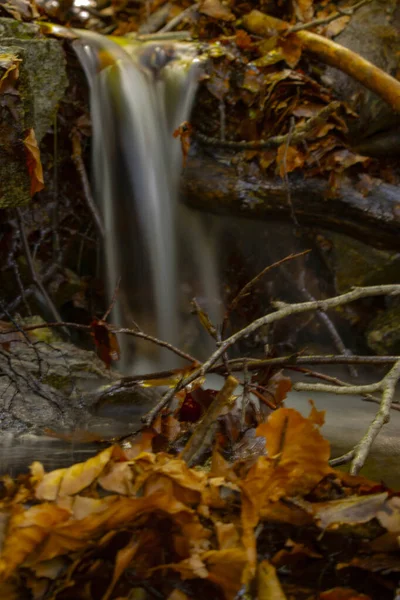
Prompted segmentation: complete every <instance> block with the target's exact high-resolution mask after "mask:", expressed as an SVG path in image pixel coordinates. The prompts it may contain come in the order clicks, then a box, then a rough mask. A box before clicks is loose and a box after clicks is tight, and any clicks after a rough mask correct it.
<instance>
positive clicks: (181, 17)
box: [157, 2, 200, 33]
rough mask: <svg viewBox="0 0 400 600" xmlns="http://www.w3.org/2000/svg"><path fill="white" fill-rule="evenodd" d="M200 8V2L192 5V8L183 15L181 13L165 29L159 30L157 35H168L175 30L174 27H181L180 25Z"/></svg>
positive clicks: (187, 9) (183, 12)
mask: <svg viewBox="0 0 400 600" xmlns="http://www.w3.org/2000/svg"><path fill="white" fill-rule="evenodd" d="M199 6H200V2H196V3H195V4H192V6H189V7H188V8H186V9H185V10H183V11H182V12H181V13H179V15H177V16H176V17H174V18H173V19H171V20H170V21H169V22H168V23H167V24H166V25H164V27H162V28H161V29H159V31H158V32H157V33H167V32H168V31H171V30H172V29H174V27H176V26H177V25H179V23H181V22H182V21H183V20H184V19H185V18H186V17H189V16H190V14H191V13H192V12H195V11H196V10H197V9H198V8H199Z"/></svg>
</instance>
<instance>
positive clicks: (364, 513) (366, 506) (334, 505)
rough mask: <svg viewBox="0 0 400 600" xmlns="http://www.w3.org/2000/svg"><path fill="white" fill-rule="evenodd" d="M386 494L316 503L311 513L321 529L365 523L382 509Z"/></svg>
mask: <svg viewBox="0 0 400 600" xmlns="http://www.w3.org/2000/svg"><path fill="white" fill-rule="evenodd" d="M387 496H388V494H387V492H383V493H382V494H371V495H370V496H351V497H350V498H342V499H341V500H331V501H329V502H317V503H315V504H314V505H313V507H312V508H313V512H314V515H315V517H316V520H317V522H318V525H319V527H320V528H321V529H326V528H327V527H330V526H332V525H340V524H343V523H352V524H359V523H367V522H368V521H371V519H374V518H376V516H377V514H378V512H379V511H380V510H382V509H383V507H384V504H385V500H386V498H387Z"/></svg>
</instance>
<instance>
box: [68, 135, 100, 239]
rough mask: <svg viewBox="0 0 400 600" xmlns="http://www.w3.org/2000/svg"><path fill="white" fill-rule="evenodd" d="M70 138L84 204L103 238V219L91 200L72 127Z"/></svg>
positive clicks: (80, 152) (77, 141) (77, 140)
mask: <svg viewBox="0 0 400 600" xmlns="http://www.w3.org/2000/svg"><path fill="white" fill-rule="evenodd" d="M71 140H72V160H73V161H74V164H75V168H76V170H77V171H78V175H79V177H80V179H81V183H82V189H83V193H84V196H85V200H86V205H87V207H88V209H89V212H90V214H91V215H92V217H93V221H94V223H95V225H96V228H97V231H98V232H99V234H100V236H101V237H102V238H103V239H104V237H105V229H104V224H103V220H102V218H101V216H100V213H99V211H98V209H97V206H96V203H95V201H94V200H93V196H92V192H91V189H90V184H89V179H88V176H87V173H86V168H85V163H84V162H83V158H82V147H81V141H80V136H79V132H78V131H77V130H76V129H73V131H72V134H71Z"/></svg>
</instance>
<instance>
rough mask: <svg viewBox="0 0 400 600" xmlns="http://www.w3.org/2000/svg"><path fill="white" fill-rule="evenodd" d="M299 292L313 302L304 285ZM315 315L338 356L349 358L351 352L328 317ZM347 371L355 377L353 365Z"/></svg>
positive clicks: (313, 299) (321, 313) (320, 313)
mask: <svg viewBox="0 0 400 600" xmlns="http://www.w3.org/2000/svg"><path fill="white" fill-rule="evenodd" d="M300 291H301V293H302V295H303V296H304V298H305V299H306V300H310V301H315V298H314V296H312V294H310V292H309V291H308V290H307V288H306V287H305V285H302V286H301V287H300ZM316 314H317V318H318V319H319V320H320V321H321V322H322V323H323V325H324V327H325V328H326V330H327V332H328V334H329V336H330V338H331V340H332V342H333V343H334V346H335V348H336V350H337V351H338V352H340V354H343V355H344V356H351V355H352V352H351V351H350V350H349V349H348V348H346V346H345V345H344V343H343V340H342V338H341V337H340V333H339V332H338V330H337V329H336V327H335V324H334V323H333V321H332V320H331V319H330V318H329V317H328V315H327V314H326V313H324V312H322V311H320V310H318V311H317V313H316ZM348 369H349V372H350V375H351V376H352V377H357V375H358V373H357V369H356V368H355V367H354V365H352V364H350V365H348Z"/></svg>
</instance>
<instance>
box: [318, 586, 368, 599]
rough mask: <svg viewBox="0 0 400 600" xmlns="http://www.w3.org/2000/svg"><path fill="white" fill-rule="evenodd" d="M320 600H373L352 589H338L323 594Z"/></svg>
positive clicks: (319, 597)
mask: <svg viewBox="0 0 400 600" xmlns="http://www.w3.org/2000/svg"><path fill="white" fill-rule="evenodd" d="M318 600H371V597H370V596H366V595H365V594H360V593H359V592H356V591H355V590H352V589H350V588H343V587H337V588H333V589H332V590H327V591H326V592H322V593H321V594H320V595H319V596H318Z"/></svg>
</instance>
